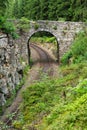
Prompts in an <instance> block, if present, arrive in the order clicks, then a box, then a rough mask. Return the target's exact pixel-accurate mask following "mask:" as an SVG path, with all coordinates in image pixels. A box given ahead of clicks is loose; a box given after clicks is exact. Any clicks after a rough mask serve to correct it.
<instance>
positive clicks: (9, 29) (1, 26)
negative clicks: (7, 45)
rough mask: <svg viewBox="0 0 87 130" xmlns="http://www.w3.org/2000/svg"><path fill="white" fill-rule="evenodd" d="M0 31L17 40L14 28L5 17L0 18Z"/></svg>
mask: <svg viewBox="0 0 87 130" xmlns="http://www.w3.org/2000/svg"><path fill="white" fill-rule="evenodd" d="M0 30H2V32H4V33H6V34H10V35H11V36H12V38H13V39H15V38H18V37H19V36H18V34H17V33H16V28H15V26H14V24H13V23H12V22H9V21H7V19H6V18H5V17H2V16H1V17H0Z"/></svg>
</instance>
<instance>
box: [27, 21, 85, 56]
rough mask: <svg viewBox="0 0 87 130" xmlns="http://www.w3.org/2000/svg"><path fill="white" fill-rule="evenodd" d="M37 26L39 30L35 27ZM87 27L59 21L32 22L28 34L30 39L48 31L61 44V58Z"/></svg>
mask: <svg viewBox="0 0 87 130" xmlns="http://www.w3.org/2000/svg"><path fill="white" fill-rule="evenodd" d="M36 25H37V27H38V28H37V29H36V28H35V26H36ZM85 27H87V26H86V25H85V23H83V22H69V21H68V22H67V21H66V22H59V21H45V20H39V21H36V22H34V21H30V29H29V32H28V33H27V35H28V39H30V37H31V36H32V35H33V34H34V33H36V32H39V31H46V32H49V33H51V34H53V35H54V36H55V37H56V39H57V42H58V44H59V58H61V57H62V55H63V54H64V53H66V52H67V51H68V50H69V49H70V46H71V44H72V43H73V40H74V38H75V36H76V35H77V34H78V33H79V32H80V31H83V29H84V28H85Z"/></svg>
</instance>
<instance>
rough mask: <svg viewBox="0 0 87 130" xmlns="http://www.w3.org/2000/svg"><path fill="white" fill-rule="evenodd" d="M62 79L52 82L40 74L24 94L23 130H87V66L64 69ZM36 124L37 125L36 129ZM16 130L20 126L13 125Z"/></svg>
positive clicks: (86, 64)
mask: <svg viewBox="0 0 87 130" xmlns="http://www.w3.org/2000/svg"><path fill="white" fill-rule="evenodd" d="M60 69H61V74H62V77H60V78H58V79H50V78H49V77H48V76H47V75H45V74H41V76H40V77H41V78H40V81H38V82H35V83H34V84H32V85H31V86H29V88H27V89H26V90H25V91H24V92H23V102H22V106H21V112H20V115H22V120H23V122H22V123H21V122H20V116H19V119H18V120H16V122H18V123H19V125H18V126H19V128H20V129H29V128H31V126H32V127H33V128H34V129H38V130H44V129H45V130H58V129H63V128H64V130H67V129H70V130H73V129H75V130H76V129H77V128H79V129H83V130H84V128H85V129H86V128H87V124H86V122H87V109H86V108H87V105H86V104H87V62H84V63H79V64H71V65H70V66H66V67H65V66H62V67H61V68H60ZM33 122H36V124H35V125H34V124H33ZM14 126H15V128H16V129H17V123H16V125H14Z"/></svg>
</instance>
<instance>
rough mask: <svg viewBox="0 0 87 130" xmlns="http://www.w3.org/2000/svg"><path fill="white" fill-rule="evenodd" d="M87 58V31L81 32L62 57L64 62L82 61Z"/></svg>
mask: <svg viewBox="0 0 87 130" xmlns="http://www.w3.org/2000/svg"><path fill="white" fill-rule="evenodd" d="M85 60H87V33H86V32H80V33H79V34H78V35H77V36H76V39H75V41H74V43H73V45H72V47H71V49H70V51H69V52H67V53H66V54H65V55H64V56H63V57H62V60H61V62H62V64H70V63H80V62H82V61H83V62H84V61H85Z"/></svg>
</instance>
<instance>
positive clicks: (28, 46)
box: [27, 29, 59, 64]
mask: <svg viewBox="0 0 87 130" xmlns="http://www.w3.org/2000/svg"><path fill="white" fill-rule="evenodd" d="M30 32H31V33H30V34H29V36H28V41H27V49H28V63H29V64H30V55H31V54H30V44H29V41H30V39H31V37H32V36H33V35H34V34H36V33H38V32H48V33H50V34H52V35H53V36H54V37H55V39H56V42H57V52H56V53H57V63H59V39H58V37H57V36H56V35H55V34H54V33H53V32H51V31H49V30H46V29H38V30H36V31H35V30H33V31H30Z"/></svg>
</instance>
